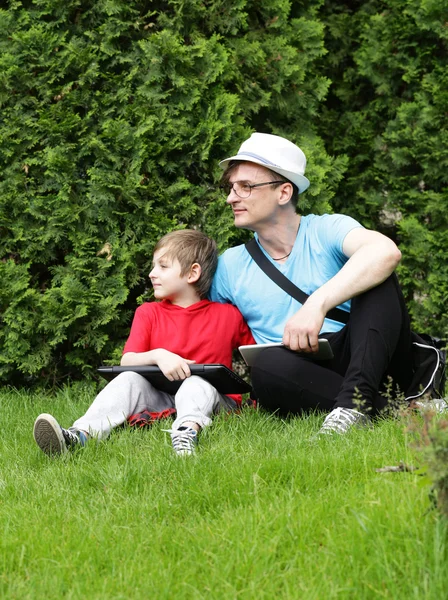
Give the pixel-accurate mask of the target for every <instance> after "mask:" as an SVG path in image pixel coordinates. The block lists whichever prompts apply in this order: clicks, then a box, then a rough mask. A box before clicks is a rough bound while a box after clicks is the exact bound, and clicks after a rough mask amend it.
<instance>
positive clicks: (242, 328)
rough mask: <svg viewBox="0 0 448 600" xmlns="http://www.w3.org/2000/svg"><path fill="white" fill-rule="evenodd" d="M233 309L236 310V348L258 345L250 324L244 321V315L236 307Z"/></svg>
mask: <svg viewBox="0 0 448 600" xmlns="http://www.w3.org/2000/svg"><path fill="white" fill-rule="evenodd" d="M233 308H234V309H235V341H234V348H238V346H246V345H248V344H256V343H257V342H256V341H255V339H254V336H253V335H252V332H251V330H250V329H249V326H248V324H247V323H246V321H245V320H244V318H243V315H242V314H241V313H240V311H239V310H238V309H237V308H236V307H233Z"/></svg>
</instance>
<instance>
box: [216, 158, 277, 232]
mask: <svg viewBox="0 0 448 600" xmlns="http://www.w3.org/2000/svg"><path fill="white" fill-rule="evenodd" d="M269 181H276V178H275V176H274V175H273V174H272V173H271V172H270V171H268V170H267V169H265V168H264V167H261V166H260V165H256V164H254V163H249V162H247V163H241V164H239V165H238V166H237V167H236V168H235V169H234V170H233V171H232V173H231V175H230V178H229V183H231V184H232V183H235V182H238V183H239V184H240V185H244V183H246V184H257V183H266V182H269ZM283 187H284V186H278V187H276V186H273V185H265V186H262V187H256V188H252V189H251V192H250V196H249V197H248V198H240V197H239V196H238V195H237V194H236V193H235V191H234V190H233V189H232V190H230V193H229V195H228V197H227V203H228V204H230V206H231V208H232V210H233V216H234V222H235V227H240V228H244V229H251V230H252V231H258V230H259V229H260V228H262V227H263V226H264V225H272V224H274V223H275V222H276V214H277V211H278V208H279V198H280V195H281V190H282V188H283Z"/></svg>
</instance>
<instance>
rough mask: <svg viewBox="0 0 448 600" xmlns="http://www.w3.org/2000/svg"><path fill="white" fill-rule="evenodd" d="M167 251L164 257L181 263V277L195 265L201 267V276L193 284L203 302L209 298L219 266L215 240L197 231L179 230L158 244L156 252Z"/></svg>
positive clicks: (164, 237)
mask: <svg viewBox="0 0 448 600" xmlns="http://www.w3.org/2000/svg"><path fill="white" fill-rule="evenodd" d="M162 248H163V249H164V250H165V253H164V256H166V257H167V258H170V259H176V260H178V261H179V263H180V269H181V271H180V274H181V277H183V276H184V275H186V274H187V273H188V271H189V270H190V269H191V267H192V265H193V264H194V263H198V264H199V265H200V266H201V276H200V277H199V279H198V280H197V281H196V282H195V283H194V284H193V285H194V287H195V288H196V291H197V293H198V294H199V297H200V298H201V300H203V299H204V298H206V297H207V294H208V291H209V289H210V286H211V284H212V279H213V275H214V274H215V271H216V267H217V266H218V249H217V247H216V242H215V240H212V239H211V238H209V237H208V236H206V235H205V234H204V233H202V231H196V230H195V229H179V230H176V231H171V232H170V233H167V234H166V235H164V236H163V237H162V238H161V239H160V240H159V241H158V242H157V244H156V246H155V248H154V252H157V251H159V250H161V249H162Z"/></svg>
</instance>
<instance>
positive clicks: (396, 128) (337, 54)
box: [320, 0, 448, 337]
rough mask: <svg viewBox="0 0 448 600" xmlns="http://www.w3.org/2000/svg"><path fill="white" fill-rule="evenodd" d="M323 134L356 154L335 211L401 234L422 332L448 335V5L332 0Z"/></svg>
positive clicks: (411, 300) (330, 143) (407, 281)
mask: <svg viewBox="0 0 448 600" xmlns="http://www.w3.org/2000/svg"><path fill="white" fill-rule="evenodd" d="M320 14H321V18H322V20H323V21H324V22H325V23H326V25H327V28H326V37H325V46H326V49H327V50H328V52H329V53H328V55H327V57H326V58H325V60H324V61H322V64H323V70H322V72H323V73H324V74H327V75H328V76H329V77H330V76H331V79H332V86H331V88H330V93H329V95H328V97H327V99H326V101H325V105H323V111H322V119H321V128H320V132H321V134H322V136H323V137H324V139H325V143H326V148H327V150H328V152H330V154H332V153H334V154H336V155H341V154H345V155H346V156H347V157H348V158H349V162H348V168H347V172H346V176H345V178H344V181H343V182H341V183H340V185H339V187H338V190H337V193H336V195H335V199H334V202H333V207H334V209H335V210H340V211H342V212H347V213H348V214H351V215H353V216H355V217H358V218H359V219H360V220H361V222H362V223H364V224H365V225H367V226H370V227H373V228H375V229H379V230H380V231H383V232H384V233H386V234H387V235H389V236H391V237H393V238H395V239H396V240H397V241H398V243H399V247H400V249H401V251H402V254H403V259H402V263H401V265H400V266H399V269H398V275H399V279H400V283H401V285H402V287H403V289H404V292H405V295H406V300H407V304H408V307H409V309H410V312H411V316H412V318H413V325H414V327H415V328H416V329H418V330H421V331H425V332H427V333H432V334H435V335H439V336H445V337H448V310H447V305H448V260H447V248H448V59H447V57H448V10H447V4H446V2H438V1H434V0H385V1H378V0H369V1H364V2H355V3H354V2H339V1H338V2H332V1H328V2H327V3H326V4H325V5H324V7H323V9H322V12H321V13H320Z"/></svg>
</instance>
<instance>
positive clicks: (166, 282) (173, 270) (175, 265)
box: [149, 248, 191, 303]
mask: <svg viewBox="0 0 448 600" xmlns="http://www.w3.org/2000/svg"><path fill="white" fill-rule="evenodd" d="M165 253H166V249H165V248H160V250H158V251H157V252H155V253H154V258H153V261H152V264H153V267H152V270H151V272H150V274H149V278H150V280H151V283H152V286H153V288H154V296H155V297H156V298H157V300H170V301H171V302H173V303H176V302H179V301H180V300H182V299H183V298H184V297H185V295H186V294H188V293H190V291H191V285H190V284H189V283H188V273H186V274H185V275H183V276H181V274H180V272H181V266H180V263H179V261H178V260H177V259H175V258H174V259H173V258H168V257H166V256H165Z"/></svg>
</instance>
